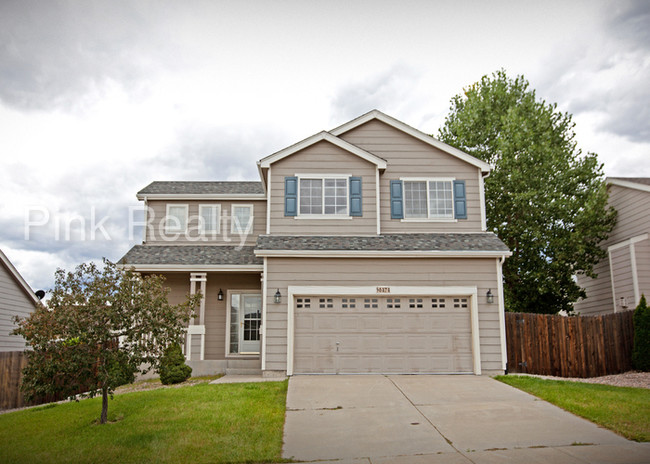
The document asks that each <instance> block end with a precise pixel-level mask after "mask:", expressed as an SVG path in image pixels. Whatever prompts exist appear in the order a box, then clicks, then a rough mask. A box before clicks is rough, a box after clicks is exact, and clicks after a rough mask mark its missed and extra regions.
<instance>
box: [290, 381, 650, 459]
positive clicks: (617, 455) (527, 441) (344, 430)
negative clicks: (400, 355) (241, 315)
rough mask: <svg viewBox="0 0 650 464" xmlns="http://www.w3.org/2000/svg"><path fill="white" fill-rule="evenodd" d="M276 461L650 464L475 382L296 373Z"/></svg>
mask: <svg viewBox="0 0 650 464" xmlns="http://www.w3.org/2000/svg"><path fill="white" fill-rule="evenodd" d="M283 457H284V458H288V459H295V460H299V461H318V462H320V461H323V462H325V461H332V460H337V461H336V462H337V463H339V464H341V463H350V464H360V463H367V464H368V463H369V464H377V463H389V462H391V463H397V464H407V463H418V464H419V463H443V462H444V463H451V464H455V463H476V464H478V463H511V462H512V463H518V462H522V463H523V462H525V463H546V462H549V463H556V464H564V463H566V464H573V463H576V464H578V463H580V464H584V463H585V462H587V463H625V464H634V463H639V464H641V463H644V464H646V463H650V444H638V443H635V442H631V441H628V440H626V439H625V438H622V437H620V436H618V435H616V434H614V433H613V432H610V431H608V430H606V429H602V428H599V427H598V426H596V425H595V424H593V423H591V422H589V421H586V420H584V419H581V418H579V417H576V416H574V415H572V414H570V413H567V412H565V411H563V410H561V409H559V408H557V407H555V406H553V405H551V404H549V403H547V402H545V401H542V400H539V399H537V398H535V397H533V396H531V395H528V394H527V393H524V392H522V391H520V390H517V389H515V388H512V387H510V386H508V385H505V384H502V383H500V382H497V381H496V380H493V379H491V378H489V377H480V376H428V375H397V376H383V375H367V376H365V375H360V376H342V375H341V376H335V375H332V376H328V375H324V376H295V377H292V378H291V379H290V380H289V392H288V395H287V413H286V422H285V428H284V449H283Z"/></svg>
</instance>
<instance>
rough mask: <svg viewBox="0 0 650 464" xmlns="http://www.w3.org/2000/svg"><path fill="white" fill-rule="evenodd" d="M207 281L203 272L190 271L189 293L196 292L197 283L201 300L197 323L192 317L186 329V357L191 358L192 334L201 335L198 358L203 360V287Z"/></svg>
mask: <svg viewBox="0 0 650 464" xmlns="http://www.w3.org/2000/svg"><path fill="white" fill-rule="evenodd" d="M207 281H208V277H207V274H206V273H205V272H192V273H190V295H194V294H196V290H197V283H198V289H199V291H200V292H201V301H200V302H199V318H198V324H197V323H196V322H197V321H196V319H195V318H194V317H192V320H191V322H190V327H189V328H188V331H187V350H186V352H187V359H188V360H191V359H192V335H198V336H200V337H201V352H200V354H199V360H201V361H203V359H204V357H205V287H206V284H207Z"/></svg>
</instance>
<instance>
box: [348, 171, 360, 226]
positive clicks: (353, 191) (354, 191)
mask: <svg viewBox="0 0 650 464" xmlns="http://www.w3.org/2000/svg"><path fill="white" fill-rule="evenodd" d="M350 216H363V204H362V198H361V177H350Z"/></svg>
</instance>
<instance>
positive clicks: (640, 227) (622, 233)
mask: <svg viewBox="0 0 650 464" xmlns="http://www.w3.org/2000/svg"><path fill="white" fill-rule="evenodd" d="M605 183H606V185H607V191H608V193H609V199H608V205H609V206H612V207H614V209H616V211H617V212H618V215H617V218H616V226H614V229H613V230H612V231H611V233H610V234H609V237H608V238H607V240H605V241H603V242H602V243H601V244H600V246H601V247H602V248H603V250H605V251H607V257H606V258H605V259H603V260H602V261H600V262H599V263H598V264H597V265H596V266H594V272H596V274H597V275H598V277H596V278H595V279H592V278H590V277H587V276H586V275H584V274H578V276H577V278H578V284H579V285H580V286H581V287H583V288H584V289H585V291H586V293H587V298H586V299H583V300H580V301H577V302H576V303H575V304H574V305H573V308H574V310H575V311H576V312H579V313H580V314H582V315H590V316H591V315H597V314H606V313H612V312H619V311H628V310H632V309H634V308H636V306H637V305H638V304H639V300H641V295H643V294H645V296H646V297H650V178H649V177H608V178H607V179H605Z"/></svg>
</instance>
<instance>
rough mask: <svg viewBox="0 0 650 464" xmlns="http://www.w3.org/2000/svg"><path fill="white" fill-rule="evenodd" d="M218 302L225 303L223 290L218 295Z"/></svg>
mask: <svg viewBox="0 0 650 464" xmlns="http://www.w3.org/2000/svg"><path fill="white" fill-rule="evenodd" d="M217 300H219V301H223V290H221V289H219V293H218V294H217Z"/></svg>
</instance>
